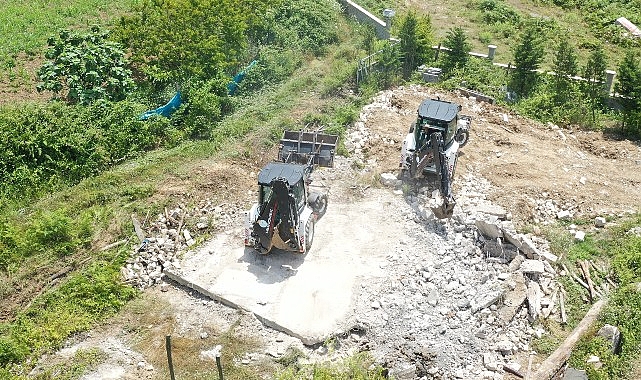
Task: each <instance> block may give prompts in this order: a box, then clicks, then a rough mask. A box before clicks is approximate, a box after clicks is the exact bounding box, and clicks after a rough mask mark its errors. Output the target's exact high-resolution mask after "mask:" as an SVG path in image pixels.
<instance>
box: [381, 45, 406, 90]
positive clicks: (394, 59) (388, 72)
mask: <svg viewBox="0 0 641 380" xmlns="http://www.w3.org/2000/svg"><path fill="white" fill-rule="evenodd" d="M397 46H398V45H392V44H390V43H389V42H387V43H386V44H385V46H384V47H383V49H382V50H381V52H380V53H379V54H377V55H376V57H377V66H378V75H377V76H378V80H379V83H380V85H381V86H382V87H384V88H387V87H389V86H391V85H392V84H393V83H394V82H396V79H397V77H398V73H399V70H400V67H401V61H400V57H399V55H400V54H399V51H398V47H397Z"/></svg>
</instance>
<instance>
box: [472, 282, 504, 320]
mask: <svg viewBox="0 0 641 380" xmlns="http://www.w3.org/2000/svg"><path fill="white" fill-rule="evenodd" d="M505 292H506V289H505V287H503V286H502V285H501V283H500V282H494V283H492V284H490V285H489V286H487V287H483V288H481V289H478V291H477V293H476V295H475V296H474V298H472V299H471V300H470V308H471V309H472V313H476V312H477V311H479V310H481V309H485V308H486V307H488V306H490V305H492V304H493V303H495V302H496V301H498V300H499V299H500V298H501V297H503V295H504V294H505Z"/></svg>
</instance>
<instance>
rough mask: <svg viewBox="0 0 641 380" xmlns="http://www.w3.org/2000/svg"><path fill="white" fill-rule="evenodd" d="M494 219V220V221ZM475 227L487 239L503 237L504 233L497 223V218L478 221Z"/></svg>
mask: <svg viewBox="0 0 641 380" xmlns="http://www.w3.org/2000/svg"><path fill="white" fill-rule="evenodd" d="M492 219H493V220H492ZM474 225H475V226H476V228H477V229H478V230H479V232H480V233H482V234H483V236H485V237H487V238H488V239H490V240H493V239H496V238H499V237H503V231H502V230H501V227H499V225H498V224H497V223H496V217H493V218H491V219H490V220H481V219H479V220H477V221H476V222H475V223H474Z"/></svg>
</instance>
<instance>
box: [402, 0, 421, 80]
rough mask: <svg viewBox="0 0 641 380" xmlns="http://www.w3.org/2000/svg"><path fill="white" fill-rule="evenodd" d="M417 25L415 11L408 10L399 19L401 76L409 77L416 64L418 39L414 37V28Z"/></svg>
mask: <svg viewBox="0 0 641 380" xmlns="http://www.w3.org/2000/svg"><path fill="white" fill-rule="evenodd" d="M417 26H418V19H417V18H416V13H415V12H409V13H408V14H407V15H405V17H404V18H403V20H402V21H401V28H400V31H399V33H398V34H399V35H398V36H399V38H400V39H401V42H400V55H401V61H402V62H403V67H402V71H403V77H404V78H405V79H407V78H409V76H410V75H411V74H412V72H413V71H414V69H416V67H417V66H418V63H417V62H418V41H417V38H416V29H417Z"/></svg>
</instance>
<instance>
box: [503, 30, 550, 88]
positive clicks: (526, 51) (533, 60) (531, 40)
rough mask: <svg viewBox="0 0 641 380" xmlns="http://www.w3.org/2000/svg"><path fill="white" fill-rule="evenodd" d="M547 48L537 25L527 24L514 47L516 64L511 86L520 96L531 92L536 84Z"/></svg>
mask: <svg viewBox="0 0 641 380" xmlns="http://www.w3.org/2000/svg"><path fill="white" fill-rule="evenodd" d="M544 55H545V50H544V49H543V44H542V43H541V40H540V39H539V32H538V30H537V28H536V26H535V25H529V26H527V27H526V28H525V29H524V30H523V32H522V33H521V36H520V42H519V43H518V45H517V46H516V48H515V49H514V64H515V65H516V68H515V69H514V71H512V78H511V87H512V88H513V89H514V91H516V93H517V94H518V95H520V96H527V95H529V94H530V92H531V91H532V89H533V88H534V86H535V85H536V80H537V75H538V74H537V73H536V72H535V71H534V70H536V69H538V68H539V66H540V65H541V62H542V61H543V58H544Z"/></svg>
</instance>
